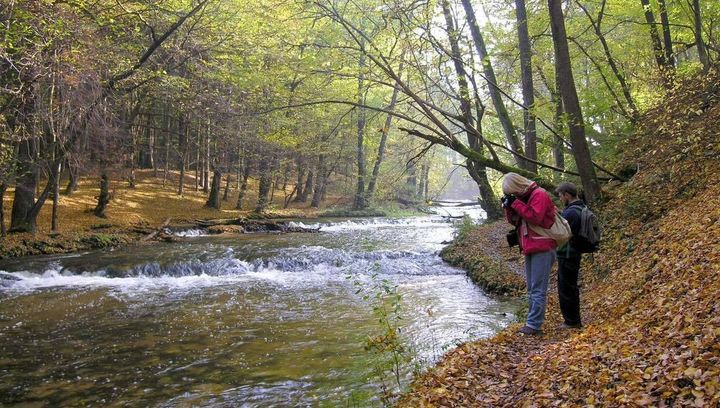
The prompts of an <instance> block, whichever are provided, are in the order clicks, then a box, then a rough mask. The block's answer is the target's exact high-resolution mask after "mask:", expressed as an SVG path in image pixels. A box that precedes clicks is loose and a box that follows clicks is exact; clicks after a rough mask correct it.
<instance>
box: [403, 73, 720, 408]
mask: <svg viewBox="0 0 720 408" xmlns="http://www.w3.org/2000/svg"><path fill="white" fill-rule="evenodd" d="M719 89H720V77H718V76H715V77H713V78H712V80H708V81H705V82H702V83H701V82H691V83H686V84H682V86H680V87H679V90H678V91H677V92H675V95H674V96H672V97H670V98H668V99H667V100H666V101H665V102H664V103H663V104H662V106H659V107H658V108H657V109H655V110H653V111H652V112H649V113H648V114H647V116H646V117H645V118H644V121H643V126H642V128H641V129H640V130H639V131H638V133H637V136H636V137H635V138H634V139H633V140H631V141H630V143H628V145H627V147H626V149H625V151H626V154H625V157H626V161H627V164H630V163H637V164H638V166H639V172H638V173H637V174H636V175H635V176H634V177H633V179H632V180H631V182H629V183H626V184H624V185H621V186H615V187H612V186H608V189H607V190H606V192H607V195H608V196H609V201H608V203H607V204H606V205H605V206H604V207H603V208H601V209H600V210H599V211H598V212H599V213H601V214H602V217H603V219H604V220H605V222H606V233H605V236H604V248H603V250H602V252H601V253H599V254H598V255H597V256H596V257H595V260H594V262H592V263H586V264H584V266H583V280H584V284H583V285H584V287H583V290H582V303H583V310H582V313H583V317H584V321H585V324H586V327H585V328H584V329H583V330H582V331H560V330H557V329H555V327H556V325H557V324H559V323H560V317H559V312H558V307H557V300H556V298H557V296H556V295H554V293H551V295H550V302H549V310H548V321H547V323H546V329H545V334H544V335H543V336H540V337H527V336H521V335H518V334H517V333H516V330H515V329H516V326H514V327H512V328H510V329H508V330H505V331H504V332H502V333H500V334H499V335H497V336H496V337H494V338H492V339H489V340H483V341H478V342H473V343H467V344H465V345H463V346H461V347H459V348H458V349H456V350H454V351H452V352H450V353H448V355H446V356H445V358H444V359H443V360H442V361H441V362H440V364H438V366H437V367H435V368H434V369H433V370H431V371H430V372H428V373H427V374H425V375H424V376H422V377H421V378H419V379H418V380H417V381H416V382H415V384H414V386H413V390H412V392H411V393H409V394H408V395H406V397H405V398H404V399H403V400H402V401H401V403H400V404H399V405H400V406H408V407H410V406H411V407H417V406H488V407H490V406H492V407H503V406H506V407H521V406H611V407H615V406H712V407H715V406H719V404H720V342H719V341H718V340H720V301H719V299H720V239H719V238H718V237H720V102H719V100H720V91H719Z"/></svg>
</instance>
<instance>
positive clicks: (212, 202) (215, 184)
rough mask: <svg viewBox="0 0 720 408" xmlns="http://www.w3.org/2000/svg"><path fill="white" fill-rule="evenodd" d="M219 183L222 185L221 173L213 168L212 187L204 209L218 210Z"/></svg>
mask: <svg viewBox="0 0 720 408" xmlns="http://www.w3.org/2000/svg"><path fill="white" fill-rule="evenodd" d="M220 183H222V173H221V172H220V170H219V169H218V168H217V167H216V168H213V178H212V186H211V187H210V196H209V197H208V199H207V202H205V207H208V208H214V209H216V210H219V209H220Z"/></svg>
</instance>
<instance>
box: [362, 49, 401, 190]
mask: <svg viewBox="0 0 720 408" xmlns="http://www.w3.org/2000/svg"><path fill="white" fill-rule="evenodd" d="M403 56H404V54H403V55H402V56H401V57H400V67H399V68H398V76H401V75H402V72H403V65H404V60H403ZM399 93H400V87H399V86H397V85H396V86H395V88H393V93H392V96H391V97H390V104H389V105H388V107H387V111H388V112H394V111H395V105H397V99H398V94H399ZM392 118H393V116H392V113H388V115H387V117H386V118H385V126H383V128H382V133H381V135H380V144H379V145H378V151H377V157H376V158H375V164H374V165H373V170H372V174H371V175H370V182H369V183H368V188H367V192H366V193H365V196H366V197H367V198H366V201H368V202H369V201H371V200H372V198H373V194H375V184H376V183H377V178H378V176H379V175H380V166H381V165H382V162H383V158H384V157H385V146H386V145H387V138H388V134H389V133H390V125H391V124H392Z"/></svg>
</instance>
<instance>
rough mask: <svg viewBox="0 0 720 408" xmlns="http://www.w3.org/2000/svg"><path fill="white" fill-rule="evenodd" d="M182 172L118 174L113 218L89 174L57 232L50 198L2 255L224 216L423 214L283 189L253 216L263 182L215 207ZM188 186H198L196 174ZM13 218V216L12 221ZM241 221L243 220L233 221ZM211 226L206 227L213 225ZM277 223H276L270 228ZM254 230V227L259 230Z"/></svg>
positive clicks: (141, 238) (108, 241)
mask: <svg viewBox="0 0 720 408" xmlns="http://www.w3.org/2000/svg"><path fill="white" fill-rule="evenodd" d="M173 177H175V178H176V177H177V175H176V174H171V177H169V178H168V182H167V183H166V185H165V186H163V177H162V175H160V177H154V175H153V171H152V170H139V171H137V172H136V183H135V187H133V188H131V187H130V186H129V185H128V183H127V182H126V181H123V180H121V179H120V177H115V178H113V179H112V181H111V186H110V191H111V194H112V196H113V198H112V200H111V201H110V204H109V205H108V207H107V210H106V215H107V218H98V217H96V216H95V215H93V212H92V210H93V208H94V207H95V204H96V202H97V199H96V196H97V194H98V192H99V187H98V180H96V179H91V178H83V179H81V180H80V182H79V185H78V189H77V191H75V192H74V193H73V194H71V195H61V196H60V200H59V207H58V208H59V210H58V213H59V217H58V218H59V223H58V229H57V231H51V230H50V225H51V211H52V203H51V202H50V201H48V202H47V203H46V204H45V206H43V208H42V210H41V211H40V214H39V216H38V231H37V233H36V234H35V235H33V234H28V233H19V234H8V235H7V236H6V237H4V238H2V237H0V259H7V258H16V257H21V256H30V255H42V254H60V253H71V252H78V251H87V250H93V249H103V248H108V247H118V246H124V245H142V244H145V243H149V242H156V241H158V240H161V241H162V240H168V239H171V238H170V237H168V236H167V235H166V234H163V233H162V230H163V229H164V228H168V229H170V230H173V231H176V230H180V229H192V228H199V227H202V226H203V225H202V224H203V223H205V224H207V225H212V224H214V223H217V222H219V221H218V220H251V221H249V222H252V223H254V224H258V223H261V224H262V223H265V224H271V223H273V221H274V220H280V221H278V228H271V230H273V231H275V230H280V229H282V225H284V224H283V223H282V221H281V220H287V219H318V218H322V217H339V216H342V217H353V216H360V217H369V216H391V217H399V216H411V215H421V214H422V213H420V212H417V211H415V210H413V209H411V208H401V207H399V206H393V205H389V206H387V207H385V208H379V209H368V210H365V211H361V212H356V211H350V210H345V209H343V207H344V206H346V205H347V203H346V202H345V201H346V200H343V199H342V198H338V197H329V199H328V200H327V202H326V203H325V205H324V206H322V207H321V208H310V207H309V204H308V203H290V205H289V206H288V208H282V207H284V205H283V204H284V200H285V196H286V195H287V194H289V192H290V191H289V190H288V191H286V192H283V191H280V190H279V191H277V192H276V193H275V197H274V200H273V202H274V204H271V205H270V209H269V210H268V211H267V212H266V213H264V214H262V215H258V214H253V213H252V211H251V210H250V209H251V208H253V207H254V205H255V199H256V196H257V186H256V183H254V180H250V183H249V184H250V186H249V188H248V190H247V192H246V197H247V199H246V200H245V202H244V205H243V210H237V209H235V204H236V200H237V191H236V190H234V189H231V191H230V193H231V194H229V196H228V200H223V201H222V206H221V207H222V208H221V209H220V210H215V209H211V208H207V207H205V201H206V200H207V194H206V193H205V192H203V191H202V190H200V191H195V190H194V189H191V188H186V189H185V192H184V194H183V195H182V196H180V195H178V194H177V186H176V185H175V184H176V183H177V180H174V181H173ZM186 184H187V185H188V186H190V185H193V180H192V179H191V178H188V179H187V182H186ZM11 198H12V192H11V191H10V192H8V193H6V199H5V201H4V207H5V214H6V215H9V214H10V211H11V208H12V199H11ZM6 221H7V220H6ZM230 223H231V224H238V222H234V221H232V222H230ZM207 225H205V226H207ZM255 226H256V225H254V227H255ZM270 227H272V226H270ZM257 230H258V229H257V228H254V229H253V231H257ZM212 232H213V233H220V232H224V233H238V232H242V231H241V230H238V229H237V228H225V230H224V231H223V230H222V227H221V226H218V227H216V228H215V231H212Z"/></svg>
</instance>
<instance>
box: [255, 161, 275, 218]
mask: <svg viewBox="0 0 720 408" xmlns="http://www.w3.org/2000/svg"><path fill="white" fill-rule="evenodd" d="M258 172H259V173H260V174H259V176H260V184H259V186H258V201H257V205H256V206H255V212H256V213H262V212H264V211H265V209H266V208H267V206H268V200H269V197H268V195H269V193H270V188H271V187H272V174H271V172H270V163H268V159H267V158H262V159H261V160H260V166H259V168H258Z"/></svg>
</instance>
